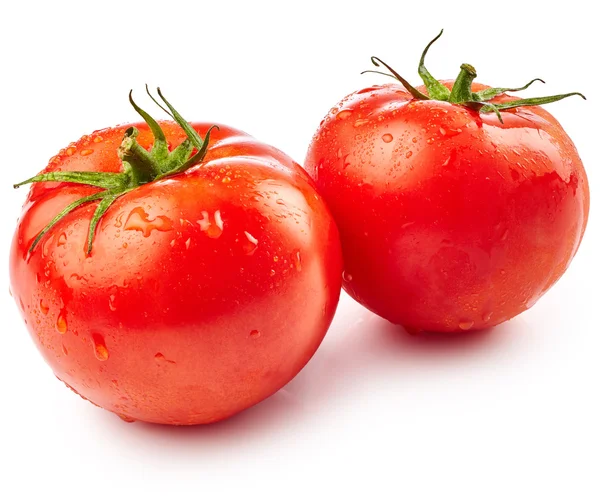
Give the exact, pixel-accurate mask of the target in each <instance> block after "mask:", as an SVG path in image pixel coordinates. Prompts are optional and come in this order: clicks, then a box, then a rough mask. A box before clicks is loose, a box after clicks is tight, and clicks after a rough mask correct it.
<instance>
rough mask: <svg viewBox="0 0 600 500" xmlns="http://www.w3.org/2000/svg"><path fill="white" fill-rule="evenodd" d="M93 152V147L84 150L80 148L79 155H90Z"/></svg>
mask: <svg viewBox="0 0 600 500" xmlns="http://www.w3.org/2000/svg"><path fill="white" fill-rule="evenodd" d="M93 152H94V150H93V149H84V150H82V151H81V152H80V153H79V154H80V155H81V156H89V155H91V154H92V153H93Z"/></svg>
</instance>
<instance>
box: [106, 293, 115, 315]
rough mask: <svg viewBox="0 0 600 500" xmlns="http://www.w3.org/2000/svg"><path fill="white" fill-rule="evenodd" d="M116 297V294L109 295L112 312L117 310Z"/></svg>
mask: <svg viewBox="0 0 600 500" xmlns="http://www.w3.org/2000/svg"><path fill="white" fill-rule="evenodd" d="M115 298H116V297H115V296H114V295H111V296H110V297H108V307H109V308H110V310H111V311H112V312H115V311H116V310H117V307H116V306H115Z"/></svg>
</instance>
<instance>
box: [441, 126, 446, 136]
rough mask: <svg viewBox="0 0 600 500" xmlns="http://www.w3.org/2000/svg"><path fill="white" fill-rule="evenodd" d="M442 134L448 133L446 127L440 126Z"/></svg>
mask: <svg viewBox="0 0 600 500" xmlns="http://www.w3.org/2000/svg"><path fill="white" fill-rule="evenodd" d="M440 134H442V135H446V129H445V128H444V127H440Z"/></svg>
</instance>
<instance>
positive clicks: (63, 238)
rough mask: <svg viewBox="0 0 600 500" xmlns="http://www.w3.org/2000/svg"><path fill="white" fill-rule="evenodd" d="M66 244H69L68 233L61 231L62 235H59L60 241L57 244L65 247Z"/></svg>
mask: <svg viewBox="0 0 600 500" xmlns="http://www.w3.org/2000/svg"><path fill="white" fill-rule="evenodd" d="M66 244H67V234H66V233H61V234H60V236H59V237H58V243H57V244H56V246H59V247H64V246H65V245H66Z"/></svg>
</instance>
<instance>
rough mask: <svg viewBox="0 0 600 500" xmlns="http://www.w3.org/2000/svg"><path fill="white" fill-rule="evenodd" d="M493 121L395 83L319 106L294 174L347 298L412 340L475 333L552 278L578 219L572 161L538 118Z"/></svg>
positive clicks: (552, 125)
mask: <svg viewBox="0 0 600 500" xmlns="http://www.w3.org/2000/svg"><path fill="white" fill-rule="evenodd" d="M444 84H445V85H446V86H448V88H451V85H452V82H444ZM482 88H485V87H484V86H482V85H477V84H475V85H474V87H473V91H478V90H481V89H482ZM421 90H424V89H421ZM507 99H509V98H508V96H505V95H503V96H499V97H498V98H496V99H495V101H496V102H499V101H502V100H507ZM502 116H503V120H504V123H503V124H502V123H501V122H500V121H499V120H498V118H497V116H496V115H495V114H493V113H491V114H483V113H481V114H480V113H478V112H476V111H473V110H471V109H468V108H466V107H464V106H458V105H453V104H450V103H447V102H440V101H433V100H429V101H427V100H423V101H418V100H414V99H412V97H411V96H410V95H409V94H408V93H407V92H405V91H404V90H403V89H402V88H401V87H400V86H398V85H394V84H390V85H384V86H375V87H371V88H368V89H364V90H361V91H358V92H356V93H354V94H351V95H349V96H347V97H346V98H345V99H343V100H342V101H341V102H340V103H339V104H338V105H337V106H336V107H335V108H333V109H332V110H331V111H330V113H329V114H328V115H327V117H326V118H325V120H324V121H323V122H322V123H321V126H320V127H319V129H318V131H317V133H316V134H315V136H314V138H313V141H312V143H311V145H310V147H309V150H308V154H307V158H306V162H305V168H306V170H307V171H308V173H309V174H310V175H311V176H312V177H313V179H314V180H315V182H316V184H317V187H318V188H319V190H320V192H321V194H322V195H323V196H324V197H325V199H326V201H327V203H328V204H329V207H330V209H331V211H332V213H333V214H334V218H335V219H336V222H337V224H338V228H339V230H340V235H341V238H342V249H343V253H344V261H345V271H344V277H345V279H344V282H343V286H344V288H345V290H346V291H347V292H348V293H349V294H350V295H351V296H353V297H354V298H355V299H356V300H357V301H359V302H360V303H362V304H363V305H365V306H366V307H367V308H369V309H370V310H372V311H373V312H375V313H376V314H379V315H380V316H382V317H384V318H386V319H388V320H389V321H391V322H394V323H398V324H401V325H403V326H405V327H406V328H407V329H408V330H410V331H420V330H426V331H440V332H454V331H461V330H469V329H482V328H486V327H490V326H493V325H497V324H499V323H502V322H503V321H506V320H508V319H510V318H512V317H514V316H516V315H517V314H519V313H521V312H522V311H524V310H526V309H527V308H529V307H530V306H531V305H533V304H534V303H535V302H536V301H537V300H538V299H539V298H540V297H541V296H542V295H543V294H544V293H545V292H546V291H547V290H548V289H549V288H550V287H551V286H552V285H553V284H554V283H555V282H556V281H557V280H558V279H559V278H560V276H562V274H563V273H564V272H565V270H566V269H567V266H568V265H569V263H570V261H571V259H572V258H573V256H574V255H575V252H576V251H577V249H578V247H579V244H580V242H581V238H582V237H583V233H584V230H585V227H586V224H587V218H588V212H589V202H590V200H589V188H588V182H587V177H586V174H585V171H584V168H583V165H582V163H581V160H580V158H579V156H578V154H577V151H576V149H575V146H574V145H573V143H572V141H571V140H570V139H569V137H568V136H567V134H566V133H565V131H564V130H563V129H562V128H561V126H560V125H559V123H558V122H557V121H556V120H555V119H554V118H553V117H552V115H550V114H549V113H548V112H547V111H545V110H544V109H542V108H539V107H530V108H517V109H514V110H510V111H505V112H502Z"/></svg>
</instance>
